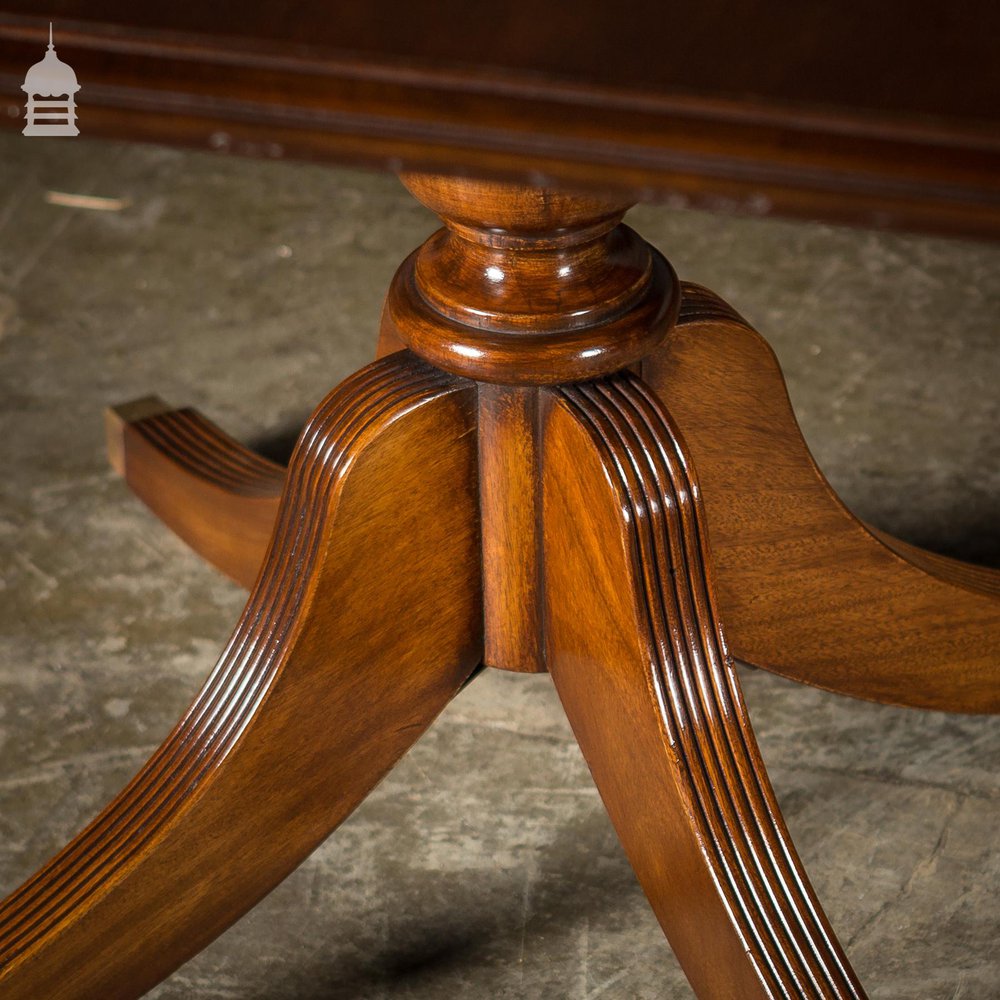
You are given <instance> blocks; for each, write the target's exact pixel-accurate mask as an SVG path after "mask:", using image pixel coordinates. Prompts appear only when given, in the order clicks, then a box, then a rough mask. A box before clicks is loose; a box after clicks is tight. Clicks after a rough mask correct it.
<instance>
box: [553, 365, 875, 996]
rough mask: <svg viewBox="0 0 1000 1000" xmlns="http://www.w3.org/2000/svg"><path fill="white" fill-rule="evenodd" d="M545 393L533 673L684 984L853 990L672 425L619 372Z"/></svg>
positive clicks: (744, 992) (773, 990)
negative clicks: (576, 746)
mask: <svg viewBox="0 0 1000 1000" xmlns="http://www.w3.org/2000/svg"><path fill="white" fill-rule="evenodd" d="M551 396H552V397H554V398H553V399H552V400H551V405H550V407H549V409H548V415H547V418H546V421H545V424H546V433H545V444H544V452H543V469H544V473H543V476H544V499H543V532H544V546H545V565H546V586H545V622H546V625H545V628H546V649H547V654H548V657H547V658H548V666H549V671H550V673H551V674H552V679H553V681H554V682H555V685H556V689H557V691H558V692H559V696H560V698H561V699H562V702H563V705H564V706H565V709H566V713H567V715H568V716H569V720H570V723H571V724H572V726H573V731H574V733H575V735H576V737H577V739H578V740H579V742H580V745H581V747H582V749H583V752H584V756H585V757H586V759H587V763H588V765H589V766H590V769H591V772H592V773H593V775H594V780H595V781H596V783H597V786H598V788H599V790H600V792H601V796H602V798H603V799H604V803H605V805H606V806H607V808H608V812H609V813H610V815H611V819H612V821H613V822H614V825H615V828H616V830H617V831H618V834H619V837H620V838H621V840H622V843H623V845H624V847H625V850H626V853H627V854H628V857H629V860H630V861H631V863H632V866H633V868H634V869H635V871H636V874H637V875H638V876H639V880H640V882H641V883H642V886H643V888H644V890H645V892H646V895H647V896H648V898H649V900H650V903H651V904H652V906H653V910H654V911H655V913H656V915H657V918H658V919H659V921H660V923H661V925H662V926H663V929H664V931H665V933H666V935H667V937H668V939H669V940H670V943H671V945H672V946H673V949H674V952H675V953H676V955H677V957H678V959H679V960H680V962H681V965H682V966H683V968H684V971H685V973H686V974H687V976H688V979H689V980H690V982H691V984H692V986H693V987H694V989H695V992H696V993H697V995H698V996H699V997H705V998H716V997H734V998H735V997H739V998H741V1000H752V998H775V997H798V998H848V997H852V998H858V997H862V996H864V992H863V990H862V988H861V986H860V985H859V983H858V981H857V979H856V977H855V975H854V973H853V972H852V970H851V968H850V966H849V964H848V962H847V959H846V958H845V956H844V954H843V951H842V949H841V948H840V946H839V944H838V943H837V940H836V937H835V936H834V934H833V931H832V930H831V928H830V925H829V923H828V921H827V919H826V918H825V916H824V914H823V912H822V909H821V908H820V906H819V903H818V902H817V900H816V897H815V895H814V893H813V891H812V889H811V887H810V885H809V882H808V879H807V877H806V875H805V872H804V871H803V868H802V865H801V863H800V862H799V859H798V857H797V855H796V853H795V849H794V847H793V845H792V843H791V840H790V838H789V836H788V831H787V830H786V828H785V825H784V822H783V821H782V818H781V813H780V811H779V809H778V805H777V802H776V801H775V797H774V793H773V791H772V789H771V786H770V783H769V781H768V778H767V773H766V771H765V769H764V764H763V761H762V760H761V757H760V753H759V750H758V748H757V744H756V742H755V740H754V736H753V730H752V728H751V726H750V722H749V719H748V717H747V714H746V710H745V708H744V705H743V700H742V697H741V694H740V686H739V679H738V677H737V675H736V671H735V668H734V665H733V660H732V657H731V656H730V655H729V652H728V650H727V647H726V640H725V637H724V635H723V630H722V619H721V618H720V615H719V611H718V609H717V606H716V602H715V598H714V595H713V585H712V560H711V554H710V551H709V544H708V543H709V536H708V534H707V533H706V531H705V516H704V511H703V509H702V507H701V503H700V501H699V490H698V484H697V480H696V478H695V471H694V469H693V468H692V465H691V462H690V455H689V453H688V451H687V449H686V448H685V446H684V443H683V441H682V439H681V438H680V435H679V433H678V431H677V429H676V427H675V426H674V425H673V423H672V422H671V421H670V419H669V418H668V416H667V414H666V412H665V411H664V409H663V407H662V405H661V403H660V402H659V400H658V399H657V398H656V397H655V396H654V395H653V394H652V393H651V392H650V391H649V390H648V389H647V388H646V387H645V386H644V385H643V384H642V382H641V381H640V380H639V379H637V378H636V377H635V376H634V375H631V374H630V373H626V374H622V375H618V376H614V377H612V378H609V379H606V380H603V381H600V382H597V383H592V384H588V385H579V386H572V387H563V388H561V389H557V390H553V391H552V393H551Z"/></svg>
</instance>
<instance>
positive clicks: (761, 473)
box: [642, 284, 1000, 712]
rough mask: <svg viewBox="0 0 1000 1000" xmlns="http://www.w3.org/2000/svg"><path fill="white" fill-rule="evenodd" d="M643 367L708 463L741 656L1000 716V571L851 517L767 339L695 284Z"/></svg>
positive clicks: (820, 679) (721, 594)
mask: <svg viewBox="0 0 1000 1000" xmlns="http://www.w3.org/2000/svg"><path fill="white" fill-rule="evenodd" d="M642 374H643V377H644V378H645V379H646V380H647V382H648V384H649V385H650V386H651V388H652V389H653V390H654V391H655V392H656V394H657V395H658V396H660V398H662V399H663V400H664V401H665V402H666V403H667V405H668V406H669V407H670V413H671V415H672V417H673V418H674V419H675V420H676V421H677V424H678V426H679V427H681V429H682V431H683V433H684V437H685V440H686V441H687V445H688V449H689V452H690V455H691V458H692V460H693V461H694V463H695V465H696V466H697V468H698V475H699V479H700V482H701V488H702V491H703V495H704V504H705V509H706V513H707V517H708V523H709V526H710V528H711V532H712V551H713V558H714V562H715V567H716V581H717V586H716V592H717V596H718V601H719V607H720V610H721V611H722V615H723V618H724V620H725V621H726V623H727V625H728V627H729V629H730V630H731V643H732V652H733V655H734V656H736V657H737V658H738V659H740V660H743V661H745V662H747V663H753V664H756V665H757V666H760V667H764V668H765V669H767V670H771V671H774V672H775V673H779V674H783V675H784V676H786V677H790V678H792V679H793V680H798V681H804V682H806V683H809V684H814V685H816V686H818V687H822V688H826V689H828V690H830V691H836V692H839V693H841V694H850V695H854V696H856V697H860V698H870V699H873V700H875V701H882V702H889V703H894V704H900V705H910V706H914V707H918V708H936V709H941V710H945V711H955V712H998V711H1000V658H998V656H997V649H1000V572H998V571H996V570H991V569H987V568H985V567H981V566H970V565H967V564H965V563H960V562H958V561H956V560H953V559H947V558H945V557H943V556H938V555H935V554H933V553H930V552H924V551H922V550H920V549H918V548H916V547H914V546H911V545H908V544H906V543H905V542H901V541H899V540H898V539H895V538H892V537H891V536H888V535H884V534H882V533H880V532H877V531H874V530H873V529H872V528H870V527H869V526H867V525H865V524H863V523H862V522H861V521H859V520H858V519H857V518H856V517H854V516H853V515H852V514H851V513H850V511H849V510H847V508H846V507H845V506H844V504H843V503H842V502H841V500H840V499H839V497H838V496H837V495H836V493H835V492H834V490H833V488H832V487H831V486H830V484H829V483H828V482H827V481H826V479H825V478H824V476H823V474H822V472H820V470H819V469H818V468H817V466H816V463H815V462H814V461H813V458H812V456H811V455H810V453H809V449H808V447H807V446H806V443H805V441H804V440H803V438H802V434H801V431H800V430H799V427H798V423H797V422H796V420H795V415H794V413H793V412H792V408H791V404H790V402H789V400H788V393H787V391H786V389H785V384H784V379H783V378H782V374H781V369H780V367H779V365H778V362H777V359H776V358H775V356H774V353H773V351H772V350H771V349H770V347H769V346H768V344H767V343H766V341H765V340H764V339H763V338H762V337H761V336H760V334H758V333H757V332H756V331H754V330H753V329H752V328H751V327H750V326H749V325H748V324H747V323H746V321H745V320H743V319H741V318H740V317H739V316H738V315H737V313H736V312H735V311H734V310H733V309H732V308H731V307H730V306H728V305H727V304H726V303H725V302H723V301H722V300H721V299H720V298H719V297H718V296H716V295H714V294H713V293H712V292H710V291H708V290H707V289H704V288H701V287H699V286H697V285H691V284H684V285H683V286H682V300H681V308H680V318H679V321H678V325H677V326H676V327H675V328H674V329H673V330H672V331H671V333H670V335H669V337H668V338H667V340H666V341H665V342H664V344H663V346H662V347H661V348H659V349H658V350H657V351H655V352H654V353H653V354H652V355H650V356H649V357H648V358H647V359H646V360H645V361H644V362H643V365H642Z"/></svg>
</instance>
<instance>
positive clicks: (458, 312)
mask: <svg viewBox="0 0 1000 1000" xmlns="http://www.w3.org/2000/svg"><path fill="white" fill-rule="evenodd" d="M402 179H403V183H404V184H405V185H406V186H407V188H408V189H409V190H410V192H411V193H412V194H414V195H415V196H416V197H417V198H419V199H420V201H421V202H423V204H425V205H426V206H427V207H428V208H430V209H431V210H432V211H434V212H436V213H437V214H438V215H439V216H440V217H441V219H442V220H443V221H444V223H445V226H444V228H443V229H440V230H438V231H437V232H436V233H434V234H433V235H432V236H431V237H430V238H429V239H427V240H426V241H425V242H424V243H423V245H422V246H420V247H419V248H418V249H417V250H416V251H414V253H412V254H411V255H410V256H409V257H408V258H407V259H406V260H405V261H404V262H403V264H402V266H401V267H400V268H399V270H398V271H397V272H396V275H395V277H394V278H393V281H392V285H391V286H390V288H389V294H388V296H387V297H386V301H385V307H384V310H383V316H382V331H383V336H386V335H388V336H389V337H390V338H391V339H392V340H394V341H399V342H402V343H404V344H406V345H407V346H408V347H409V348H410V349H411V350H412V351H414V352H415V353H416V354H419V355H420V356H421V357H423V358H424V359H425V360H427V361H429V362H431V364H434V365H437V366H438V367H440V368H443V369H445V370H446V371H450V372H453V373H454V374H456V375H462V376H464V377H466V378H473V379H477V380H478V381H481V382H492V383H499V384H504V385H544V384H547V383H555V382H562V381H574V380H579V379H587V378H595V377H597V376H599V375H603V374H606V373H607V372H612V371H617V370H618V369H619V368H624V367H625V366H627V365H630V364H634V363H636V362H638V361H639V360H641V359H642V358H643V357H645V356H646V355H647V354H649V352H650V351H652V350H653V349H654V348H655V347H656V346H657V345H658V344H659V343H660V342H661V341H662V340H663V338H664V337H665V336H666V334H667V331H668V330H669V329H670V327H671V325H672V324H673V322H674V319H675V318H676V315H677V309H678V306H679V303H680V295H679V286H678V282H677V278H676V275H674V272H673V269H672V268H671V267H670V265H669V264H668V263H667V261H666V260H665V258H664V257H663V255H662V254H660V253H659V252H658V251H657V250H655V249H654V248H653V247H652V246H650V245H649V244H648V243H647V242H646V241H645V240H643V239H642V237H641V236H639V234H638V233H636V232H635V231H634V230H632V229H630V228H629V227H628V226H625V225H623V224H622V222H621V218H622V216H623V215H624V214H625V211H626V209H627V208H628V207H629V206H628V204H627V203H624V204H622V203H620V202H614V201H610V200H608V199H606V198H605V199H602V198H596V197H593V196H591V195H587V194H584V193H580V192H568V191H560V190H554V189H550V188H532V187H528V186H525V185H517V184H502V183H497V182H491V181H478V180H476V181H472V180H454V179H448V178H442V177H437V176H428V175H423V174H407V175H404V176H403V178H402Z"/></svg>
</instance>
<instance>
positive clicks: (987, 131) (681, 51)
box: [0, 0, 1000, 238]
mask: <svg viewBox="0 0 1000 1000" xmlns="http://www.w3.org/2000/svg"><path fill="white" fill-rule="evenodd" d="M50 19H51V20H53V21H54V22H55V33H56V42H57V46H58V50H59V52H60V54H61V56H62V57H63V58H65V59H66V60H67V61H68V62H69V63H70V64H71V65H72V66H73V67H74V68H75V69H76V71H77V74H78V77H79V79H80V81H81V83H82V85H83V87H84V88H85V89H84V90H83V91H81V94H80V102H79V115H80V117H79V124H80V128H81V132H82V134H83V135H85V136H86V135H90V136H96V135H103V136H112V137H115V138H122V139H126V140H130V141H154V142H167V143H182V144H187V145H192V146H195V147H200V148H203V149H209V150H213V151H217V152H223V153H236V154H242V155H251V156H259V157H265V158H266V157H271V158H284V157H296V158H309V159H316V160H322V161H327V162H335V163H352V164H363V165H368V166H376V167H379V168H381V169H390V170H394V171H398V170H417V171H423V172H433V173H439V174H452V175H463V176H470V175H474V176H480V177H494V178H496V179H506V180H511V181H516V182H519V183H530V184H534V185H535V186H546V185H548V186H554V185H560V184H561V185H568V186H571V187H575V188H579V187H588V186H589V187H593V188H594V189H600V190H616V191H619V192H622V193H623V194H624V196H625V197H626V199H627V200H644V201H648V200H652V199H663V198H667V199H671V200H673V201H680V202H681V203H683V204H695V205H702V206H705V207H708V208H712V209H716V210H718V209H720V208H721V209H724V210H736V211H743V212H750V213H753V214H769V213H772V212H782V213H789V214H794V215H800V216H806V217H809V218H828V219H835V220H842V221H850V222H861V223H863V224H865V225H879V226H884V225H895V226H904V227H909V228H918V229H926V230H931V231H938V232H952V233H965V234H969V235H980V236H987V237H992V238H996V237H997V236H998V235H1000V142H998V135H1000V103H998V102H997V100H996V95H997V93H1000V70H998V68H997V66H998V63H997V60H996V57H995V56H996V50H997V46H998V43H1000V14H998V8H997V5H996V4H995V3H992V2H989V0H965V2H963V3H962V4H959V5H953V6H951V7H947V8H945V7H942V6H941V5H939V4H938V5H923V6H921V5H914V4H912V3H907V2H905V0H882V2H880V3H878V4H854V5H845V4H838V3H832V2H830V0H800V2H798V3H796V4H794V5H788V4H783V3H779V2H777V0H767V2H760V3H755V4H746V5H734V4H731V3H728V4H727V3H722V2H721V0H710V2H705V0H676V2H674V3H673V4H671V6H670V8H669V10H664V8H663V5H662V4H660V3H656V2H654V0H627V2H624V3H618V4H613V5H609V4H606V3H599V2H596V0H594V2H587V0H582V2H578V3H575V4H572V5H569V4H543V5H540V4H537V3H532V2H530V0H496V2H494V3H491V4H489V5H488V6H484V5H482V4H467V3H463V2H461V0H446V2H434V3H430V2H419V0H417V2H413V3H409V4H405V5H400V4H398V3H395V2H392V0H372V2H368V3H355V2H348V0H341V2H337V0H329V2H325V3H322V4H321V3H304V4H298V5H296V6H295V7H294V9H292V10H290V9H289V8H288V7H287V6H286V5H282V4H280V3H278V2H276V0H265V2H261V3H256V4H253V5H252V6H247V5H245V4H242V5H241V4H235V3H231V2H222V3H214V4H172V3H167V2H165V0H154V2H148V3H145V4H135V3H129V2H127V0H92V2H91V3H89V4H86V5H83V4H81V3H79V2H78V0H53V2H52V3H50V4H49V5H48V6H47V7H46V8H45V9H44V10H41V9H39V8H38V6H37V4H36V3H34V0H4V2H3V4H2V9H0V90H2V92H3V93H5V94H8V95H13V96H12V98H11V99H9V107H11V108H13V109H14V112H13V114H11V113H9V112H8V114H6V115H0V124H3V123H6V124H7V125H8V127H11V128H18V129H20V128H21V127H22V124H23V122H22V121H21V120H20V119H21V118H22V117H23V104H22V102H23V97H22V94H21V91H20V90H19V88H20V85H21V82H22V81H23V79H24V74H25V71H26V70H27V68H28V67H29V66H30V65H32V64H33V63H34V62H36V61H38V59H40V58H41V55H42V53H43V52H44V47H45V43H46V41H47V32H48V22H49V20H50ZM929 67H930V68H932V70H933V71H931V70H929Z"/></svg>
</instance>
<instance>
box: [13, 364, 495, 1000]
mask: <svg viewBox="0 0 1000 1000" xmlns="http://www.w3.org/2000/svg"><path fill="white" fill-rule="evenodd" d="M474 395H475V390H474V388H469V387H468V384H467V383H460V382H458V381H457V380H455V379H452V378H450V377H448V376H445V375H442V374H441V373H439V372H436V371H434V370H432V369H430V368H428V367H427V366H425V365H423V364H422V363H420V362H418V361H416V360H415V359H414V358H413V357H412V355H397V356H395V357H393V358H389V359H386V360H385V361H382V362H379V363H376V364H374V365H371V366H370V367H368V368H366V369H364V370H363V371H361V372H359V373H358V374H357V375H355V376H353V377H352V378H350V379H348V380H347V381H346V382H345V383H344V384H343V385H342V386H341V387H340V388H339V389H337V390H336V391H335V392H334V393H333V394H332V395H331V396H330V397H328V399H327V400H326V401H325V403H324V404H323V405H322V406H321V407H320V408H319V410H318V411H317V412H316V414H315V415H314V417H313V419H312V421H311V422H310V424H309V426H308V427H307V428H306V430H305V431H304V432H303V435H302V437H301V439H300V441H299V444H298V447H297V449H296V453H295V456H294V457H293V459H292V464H291V466H290V470H289V475H288V484H287V487H286V489H285V494H284V497H283V499H282V504H281V512H280V516H279V521H278V525H277V527H276V530H275V535H274V539H273V541H272V543H271V546H270V548H269V550H268V554H267V557H266V561H265V563H264V567H263V569H262V571H261V575H260V579H259V580H258V582H257V585H256V586H255V587H254V590H253V592H252V594H251V595H250V599H249V601H248V603H247V607H246V610H245V612H244V613H243V616H242V618H241V620H240V622H239V624H238V626H237V628H236V631H235V632H234V634H233V637H232V639H231V640H230V642H229V645H228V646H227V648H226V650H225V652H224V653H223V654H222V657H221V659H220V660H219V663H218V665H217V666H216V668H215V671H214V672H213V673H212V675H211V677H210V678H209V680H208V682H207V683H206V685H205V687H204V688H203V690H202V692H201V693H200V694H199V696H198V697H197V699H196V700H195V702H194V703H193V705H192V707H191V708H190V709H189V711H188V713H187V715H186V716H185V717H184V719H183V720H182V721H181V722H180V723H179V724H178V726H177V728H176V729H175V730H174V732H173V733H172V734H171V735H170V736H169V737H168V738H167V740H166V741H165V742H164V743H163V745H162V746H161V747H160V749H159V750H158V751H157V752H156V753H155V754H154V755H153V757H152V758H151V759H150V760H149V762H148V763H147V764H146V765H145V767H144V768H143V769H142V770H141V771H140V772H139V774H138V775H137V776H136V777H135V778H134V779H133V780H132V782H131V783H130V784H129V785H128V786H127V787H126V788H125V790H124V791H123V792H122V793H121V794H120V795H119V796H118V798H116V799H115V800H114V801H113V802H112V803H111V804H110V805H109V806H108V807H107V809H105V811H104V812H103V813H101V815H100V816H98V817H97V819H96V820H94V822H93V823H92V824H91V825H90V826H89V827H87V829H86V830H84V831H83V832H82V833H81V834H80V835H79V836H78V837H77V838H76V839H75V840H73V841H72V842H71V843H70V844H69V845H68V846H67V847H66V848H65V849H64V850H63V851H62V852H61V853H60V854H59V855H58V856H57V857H56V858H55V859H54V860H53V861H51V862H50V863H49V864H48V865H47V866H46V867H45V868H43V869H42V870H41V871H39V872H38V874H36V875H35V876H33V877H32V878H31V879H29V881H27V882H26V883H25V884H24V885H23V886H22V887H21V888H20V889H18V890H16V891H15V892H14V893H13V894H12V895H11V896H10V897H9V898H8V899H7V900H6V901H5V902H4V903H3V904H2V905H0V995H2V996H3V997H4V998H5V1000H39V998H42V997H44V998H46V1000H57V998H59V1000H93V998H94V997H101V998H102V1000H126V998H133V997H138V996H140V995H141V994H142V993H144V992H145V991H146V990H148V989H149V988H150V987H152V986H153V985H154V984H155V983H157V982H158V981H159V980H161V979H162V978H163V977H164V976H166V975H167V974H168V973H169V972H170V971H171V970H173V969H174V968H176V967H177V966H178V965H179V964H180V963H181V962H183V961H185V960H186V959H187V958H189V957H190V956H191V955H193V954H194V953H195V952H197V951H198V950H199V949H200V948H202V947H203V946H204V945H206V944H207V943H208V942H209V941H211V940H212V939H213V938H214V937H216V935H218V934H219V933H220V932H221V931H222V930H224V929H225V928H226V927H227V926H228V925H229V924H230V923H232V922H233V921H234V920H235V919H237V918H238V917H239V916H240V915H241V914H242V913H244V912H245V911H246V910H248V909H249V908H250V907H252V906H253V905H254V903H256V902H257V901H258V900H259V899H260V898H261V897H262V896H263V895H265V894H266V893H267V892H268V891H269V890H270V889H271V888H273V887H274V886H275V885H276V884H277V883H278V882H279V881H280V880H281V879H283V878H284V877H285V876H286V875H287V874H288V873H289V872H290V871H291V870H292V869H293V868H294V867H295V866H296V865H297V864H298V863H299V862H300V861H301V860H302V859H303V858H305V857H306V856H307V855H308V854H309V852H310V851H312V850H313V848H314V847H316V845H317V844H319V843H320V841H322V840H323V839H324V838H325V837H326V836H327V834H329V833H330V831H331V830H333V829H334V828H335V827H336V826H337V825H338V824H339V823H340V822H341V821H342V820H343V819H344V818H345V817H346V816H347V815H348V814H349V813H350V812H351V811H352V810H353V809H354V808H355V807H356V806H357V805H358V803H359V802H360V801H361V800H362V799H363V798H364V796H365V795H366V794H367V793H368V791H369V790H370V789H371V788H372V787H373V786H374V785H375V784H376V783H377V782H378V781H379V780H380V779H381V778H382V777H383V775H385V773H386V772H387V771H388V770H389V768H390V767H392V765H393V764H394V763H395V762H396V761H397V760H398V759H399V757H400V756H402V754H403V753H404V752H405V751H406V749H407V748H408V747H409V746H410V745H411V744H412V743H413V742H414V741H415V740H416V739H417V737H418V736H419V735H420V734H421V732H423V730H424V729H425V728H426V727H427V726H428V725H429V723H430V722H431V721H432V720H433V719H434V717H435V716H436V715H437V713H438V712H439V711H440V710H441V709H442V708H443V707H444V705H445V704H446V703H447V702H448V700H449V699H450V698H451V697H452V695H453V694H454V693H455V692H456V691H457V690H458V688H459V687H460V686H461V685H462V683H463V681H465V679H466V678H467V677H468V676H469V674H470V672H471V671H472V670H473V668H474V667H475V666H476V664H477V663H478V661H479V658H480V656H481V654H482V646H481V642H482V638H481V637H482V624H481V620H482V607H481V595H480V567H479V559H478V545H479V539H478V515H477V509H476V496H475V468H476V466H475V462H476V455H475V435H474V434H472V433H470V431H471V429H472V428H474V426H475V400H474Z"/></svg>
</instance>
